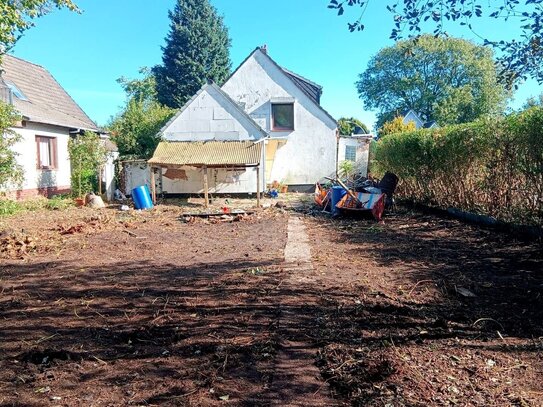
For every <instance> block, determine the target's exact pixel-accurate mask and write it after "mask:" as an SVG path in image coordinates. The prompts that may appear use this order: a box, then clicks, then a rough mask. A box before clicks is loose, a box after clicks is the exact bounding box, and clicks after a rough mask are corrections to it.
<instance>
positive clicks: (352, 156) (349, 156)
mask: <svg viewBox="0 0 543 407" xmlns="http://www.w3.org/2000/svg"><path fill="white" fill-rule="evenodd" d="M345 160H347V161H356V146H345Z"/></svg>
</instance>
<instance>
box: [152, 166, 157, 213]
mask: <svg viewBox="0 0 543 407" xmlns="http://www.w3.org/2000/svg"><path fill="white" fill-rule="evenodd" d="M151 199H152V200H153V205H156V181H155V168H154V167H151Z"/></svg>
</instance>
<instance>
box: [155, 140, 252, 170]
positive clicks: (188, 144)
mask: <svg viewBox="0 0 543 407" xmlns="http://www.w3.org/2000/svg"><path fill="white" fill-rule="evenodd" d="M261 153H262V146H261V145H260V144H259V143H258V144H255V143H254V142H252V141H163V142H161V143H159V145H158V147H157V148H156V150H155V153H154V155H153V157H152V158H151V159H150V160H149V164H154V165H164V166H168V165H175V166H183V165H186V166H193V167H201V166H204V165H206V166H208V167H219V166H256V165H258V164H260V157H261Z"/></svg>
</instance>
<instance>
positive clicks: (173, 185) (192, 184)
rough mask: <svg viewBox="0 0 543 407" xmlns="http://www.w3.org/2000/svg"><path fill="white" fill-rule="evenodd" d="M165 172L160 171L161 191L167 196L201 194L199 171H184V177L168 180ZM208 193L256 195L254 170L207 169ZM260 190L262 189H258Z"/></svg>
mask: <svg viewBox="0 0 543 407" xmlns="http://www.w3.org/2000/svg"><path fill="white" fill-rule="evenodd" d="M167 171H168V170H165V169H163V170H162V189H163V191H164V192H165V193H168V194H180V193H182V194H203V193H204V187H203V185H204V184H203V182H204V176H203V170H201V169H185V170H184V175H185V177H183V178H182V179H181V178H178V179H170V178H168V177H167V176H166V175H167ZM207 176H208V184H209V193H211V194H237V193H240V194H245V193H256V169H255V168H247V169H238V170H226V169H215V168H209V169H208V175H207ZM260 190H261V191H263V190H262V187H261V189H260Z"/></svg>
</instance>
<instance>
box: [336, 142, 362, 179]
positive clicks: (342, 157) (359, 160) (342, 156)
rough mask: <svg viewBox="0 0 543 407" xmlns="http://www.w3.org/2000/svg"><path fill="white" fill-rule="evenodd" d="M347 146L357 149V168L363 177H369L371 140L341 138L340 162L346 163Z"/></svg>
mask: <svg viewBox="0 0 543 407" xmlns="http://www.w3.org/2000/svg"><path fill="white" fill-rule="evenodd" d="M346 146H353V147H356V161H355V166H356V168H357V170H358V172H360V174H362V175H363V176H367V175H368V162H369V153H370V144H369V139H367V138H357V137H340V138H339V147H338V162H339V163H341V162H342V161H345V150H346V148H345V147H346Z"/></svg>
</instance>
